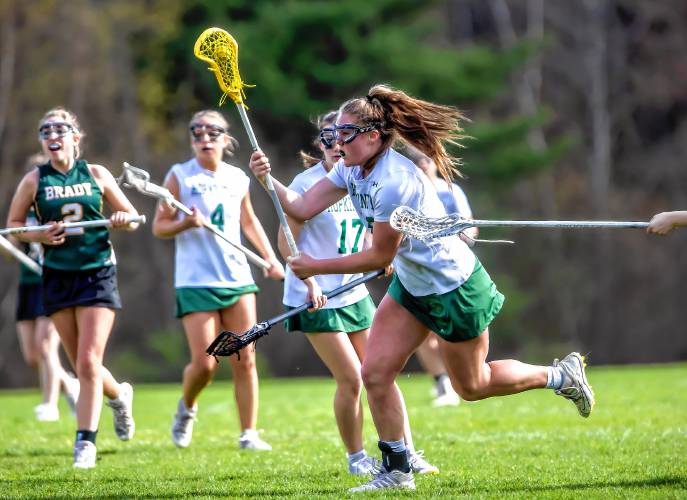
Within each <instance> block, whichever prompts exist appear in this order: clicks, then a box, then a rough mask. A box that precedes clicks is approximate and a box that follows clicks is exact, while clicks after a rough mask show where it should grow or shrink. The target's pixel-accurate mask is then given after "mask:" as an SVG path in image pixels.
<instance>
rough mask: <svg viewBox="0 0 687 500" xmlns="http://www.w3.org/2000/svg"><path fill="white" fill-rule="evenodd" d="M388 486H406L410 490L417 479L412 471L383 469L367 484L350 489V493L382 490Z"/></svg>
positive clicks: (413, 487)
mask: <svg viewBox="0 0 687 500" xmlns="http://www.w3.org/2000/svg"><path fill="white" fill-rule="evenodd" d="M386 488H405V489H408V490H414V489H415V479H413V473H412V472H401V471H400V470H392V471H391V472H386V471H385V470H382V471H380V472H378V473H377V474H375V475H374V477H373V478H372V479H371V480H370V481H368V482H367V483H365V484H361V485H360V486H356V487H355V488H351V489H350V490H348V491H349V492H350V493H361V492H363V491H373V490H381V489H386Z"/></svg>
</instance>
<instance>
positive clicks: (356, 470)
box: [348, 455, 380, 476]
mask: <svg viewBox="0 0 687 500" xmlns="http://www.w3.org/2000/svg"><path fill="white" fill-rule="evenodd" d="M379 468H380V464H379V463H378V462H377V460H376V459H375V458H373V457H371V456H369V455H365V456H364V457H363V458H361V459H360V460H357V461H355V462H349V463H348V473H349V474H354V475H356V476H366V475H368V474H376V473H377V472H379Z"/></svg>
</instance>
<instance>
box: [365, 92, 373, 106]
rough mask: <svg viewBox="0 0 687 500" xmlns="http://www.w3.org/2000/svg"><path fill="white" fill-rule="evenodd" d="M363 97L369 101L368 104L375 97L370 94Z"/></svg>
mask: <svg viewBox="0 0 687 500" xmlns="http://www.w3.org/2000/svg"><path fill="white" fill-rule="evenodd" d="M365 99H367V102H369V103H370V104H372V100H373V99H375V97H373V96H371V95H370V94H367V95H366V96H365Z"/></svg>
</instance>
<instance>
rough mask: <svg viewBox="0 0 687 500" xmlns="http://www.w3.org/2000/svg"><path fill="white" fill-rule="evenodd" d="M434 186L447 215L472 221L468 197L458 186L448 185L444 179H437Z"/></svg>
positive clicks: (454, 184)
mask: <svg viewBox="0 0 687 500" xmlns="http://www.w3.org/2000/svg"><path fill="white" fill-rule="evenodd" d="M434 186H435V187H436V189H437V194H438V195H439V199H440V200H441V203H442V204H443V205H444V208H445V209H446V213H447V214H458V215H460V216H461V217H462V218H463V219H472V209H471V208H470V203H469V202H468V197H467V196H465V192H464V191H463V190H462V189H461V187H460V186H459V185H458V184H456V183H455V182H453V183H450V184H449V183H448V182H446V181H445V180H444V179H437V180H436V181H435V182H434Z"/></svg>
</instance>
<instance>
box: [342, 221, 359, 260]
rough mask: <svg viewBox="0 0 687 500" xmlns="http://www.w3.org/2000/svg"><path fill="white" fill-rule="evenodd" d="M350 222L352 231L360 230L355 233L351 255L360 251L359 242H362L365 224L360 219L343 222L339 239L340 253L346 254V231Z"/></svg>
mask: <svg viewBox="0 0 687 500" xmlns="http://www.w3.org/2000/svg"><path fill="white" fill-rule="evenodd" d="M349 220H350V223H351V229H352V230H353V229H356V228H357V230H358V232H357V233H355V240H353V248H351V253H356V252H357V251H358V242H359V241H360V236H362V234H363V229H365V224H363V223H362V221H361V220H360V219H348V220H347V219H344V220H342V221H341V237H340V238H339V253H346V242H347V240H346V229H347V227H348V222H349Z"/></svg>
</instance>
